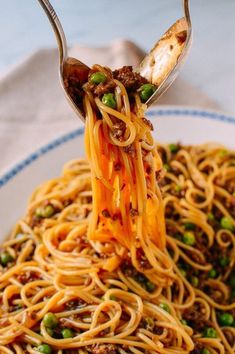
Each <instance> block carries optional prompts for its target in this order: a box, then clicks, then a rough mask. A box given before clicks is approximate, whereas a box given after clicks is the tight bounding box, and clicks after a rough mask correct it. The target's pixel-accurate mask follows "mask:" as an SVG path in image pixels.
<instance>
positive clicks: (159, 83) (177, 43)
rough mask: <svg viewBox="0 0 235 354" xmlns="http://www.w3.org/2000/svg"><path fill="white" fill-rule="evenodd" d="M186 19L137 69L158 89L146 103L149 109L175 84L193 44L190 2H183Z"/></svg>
mask: <svg viewBox="0 0 235 354" xmlns="http://www.w3.org/2000/svg"><path fill="white" fill-rule="evenodd" d="M183 5H184V12H185V17H183V18H181V19H179V20H177V21H176V22H175V23H174V24H173V25H172V26H171V27H170V28H169V29H168V30H167V31H166V32H165V33H164V35H163V36H162V37H161V38H160V40H159V41H158V42H157V43H156V44H155V46H154V47H153V49H152V50H151V51H150V52H149V53H148V54H147V55H146V56H145V58H144V59H143V61H142V62H141V63H140V65H139V67H138V68H137V69H136V71H138V72H139V73H140V74H141V75H142V76H143V77H145V78H146V79H147V80H148V81H149V82H151V83H152V84H153V85H155V86H156V87H157V89H156V90H155V92H154V93H153V95H152V96H151V97H150V98H149V99H148V101H147V102H146V104H147V106H148V107H149V106H150V105H151V104H153V103H154V102H155V101H156V100H157V99H158V98H159V97H160V96H161V95H162V94H163V93H164V92H165V91H166V90H167V89H168V88H169V87H170V85H171V84H172V83H173V82H174V80H175V79H176V77H177V75H178V73H179V71H180V69H181V67H182V65H183V64H184V62H185V59H186V57H187V55H188V53H189V49H190V47H191V43H192V28H191V20H190V14H189V7H188V0H184V1H183Z"/></svg>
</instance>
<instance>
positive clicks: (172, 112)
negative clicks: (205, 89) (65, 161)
mask: <svg viewBox="0 0 235 354" xmlns="http://www.w3.org/2000/svg"><path fill="white" fill-rule="evenodd" d="M156 115H158V116H175V117H177V116H182V115H183V116H193V117H198V118H209V119H213V120H217V121H222V122H226V123H232V124H235V118H233V117H229V116H226V115H224V114H218V113H214V112H206V111H201V110H193V109H155V110H150V111H149V112H147V116H149V117H153V116H156ZM83 132H84V129H83V128H80V129H76V130H74V131H72V132H70V133H67V134H65V135H63V136H62V137H60V138H58V139H55V140H53V141H52V142H51V143H49V144H47V145H45V146H43V147H42V148H40V149H39V150H37V151H35V152H34V153H32V154H31V155H29V156H28V157H27V158H26V159H24V160H23V161H21V162H19V163H18V164H16V165H15V166H14V167H13V168H12V169H10V171H8V172H6V173H5V174H4V175H3V176H2V177H0V188H1V187H3V186H4V185H5V184H6V183H7V182H9V181H10V180H11V179H12V178H13V177H15V176H16V175H17V174H18V173H19V172H20V171H22V170H23V169H24V168H25V167H27V166H29V165H30V164H32V163H33V162H34V161H35V160H37V159H38V158H39V157H41V156H43V155H45V154H46V153H48V152H49V151H51V150H54V149H55V148H57V147H58V146H60V145H63V144H64V143H66V142H68V141H70V140H73V139H75V138H76V137H78V136H80V135H81V134H83Z"/></svg>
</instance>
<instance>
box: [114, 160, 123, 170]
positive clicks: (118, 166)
mask: <svg viewBox="0 0 235 354" xmlns="http://www.w3.org/2000/svg"><path fill="white" fill-rule="evenodd" d="M121 168H122V165H121V163H120V162H116V163H115V164H114V171H120V170H121Z"/></svg>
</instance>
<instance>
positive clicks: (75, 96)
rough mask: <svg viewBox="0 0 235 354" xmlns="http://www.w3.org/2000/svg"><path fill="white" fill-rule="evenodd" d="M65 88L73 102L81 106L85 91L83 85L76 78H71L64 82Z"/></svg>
mask: <svg viewBox="0 0 235 354" xmlns="http://www.w3.org/2000/svg"><path fill="white" fill-rule="evenodd" d="M64 86H65V88H66V89H67V91H68V93H69V95H70V96H71V98H72V100H73V101H74V102H75V103H76V104H77V105H79V104H81V102H82V98H83V95H84V91H83V89H82V83H81V82H80V81H79V80H78V78H77V77H76V76H72V75H71V76H70V77H69V78H67V79H65V80H64Z"/></svg>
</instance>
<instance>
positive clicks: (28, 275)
mask: <svg viewBox="0 0 235 354" xmlns="http://www.w3.org/2000/svg"><path fill="white" fill-rule="evenodd" d="M38 279H41V276H40V274H38V273H36V272H31V271H27V272H25V273H21V274H19V275H18V276H17V280H19V282H20V283H21V284H27V283H29V282H32V281H35V280H38Z"/></svg>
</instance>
